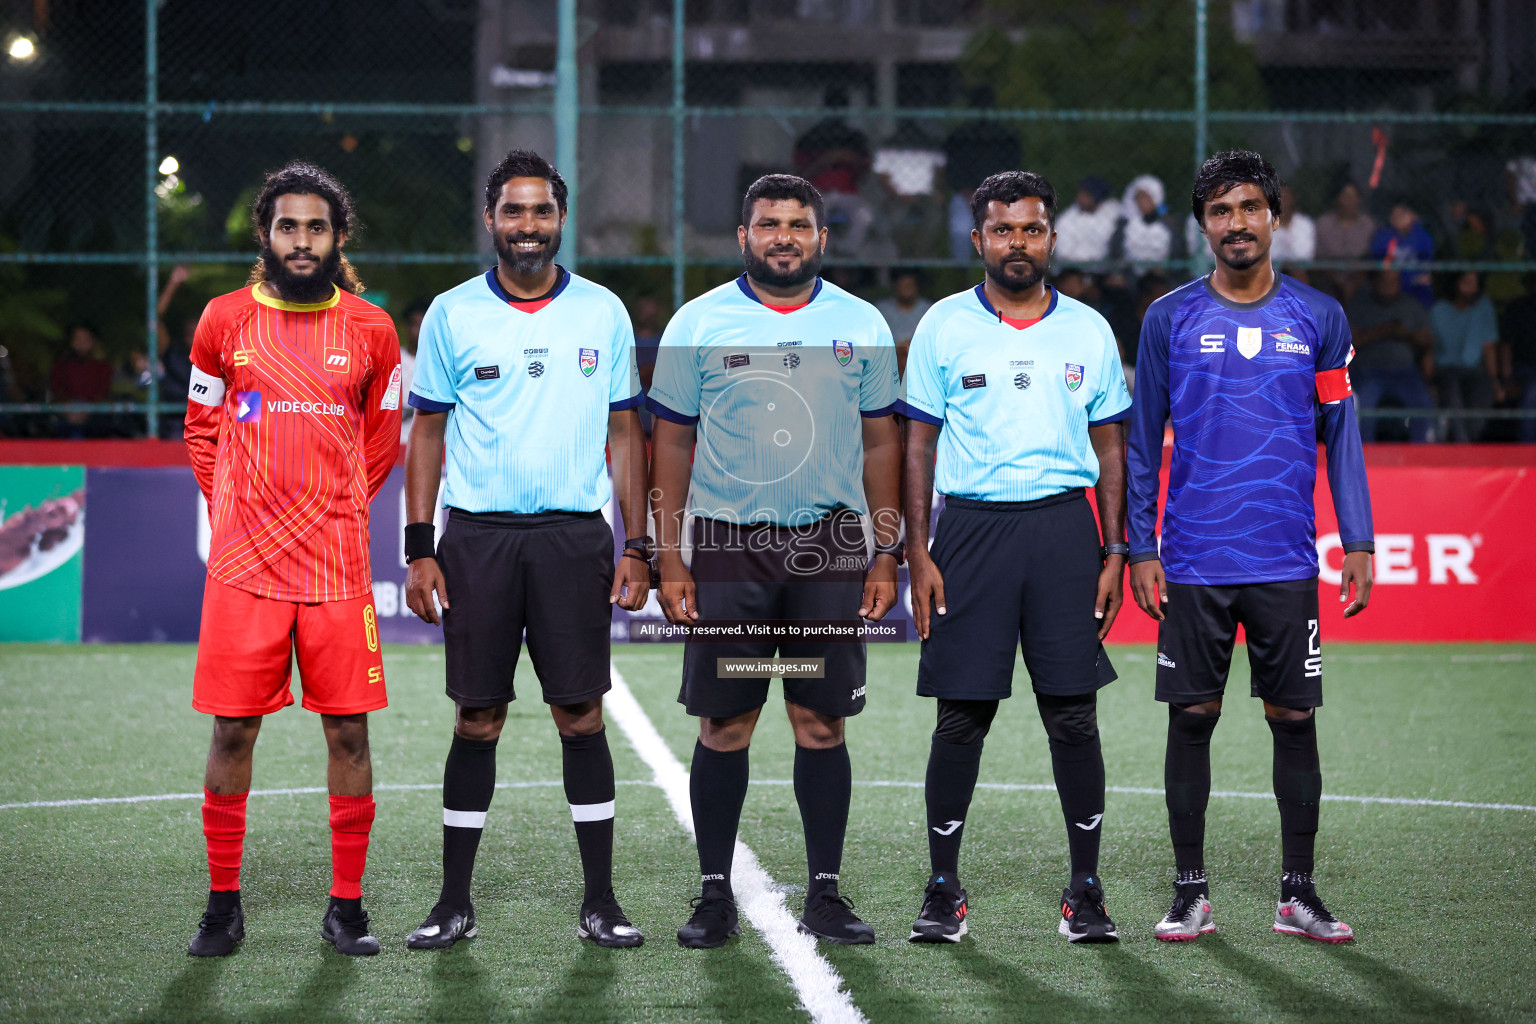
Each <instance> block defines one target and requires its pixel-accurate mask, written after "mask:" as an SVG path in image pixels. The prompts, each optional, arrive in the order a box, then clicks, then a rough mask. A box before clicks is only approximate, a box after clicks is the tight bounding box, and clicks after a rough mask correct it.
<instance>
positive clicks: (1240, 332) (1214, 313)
mask: <svg viewBox="0 0 1536 1024" xmlns="http://www.w3.org/2000/svg"><path fill="white" fill-rule="evenodd" d="M1353 352H1354V350H1353V348H1352V346H1351V343H1350V333H1349V324H1348V322H1347V321H1346V320H1345V319H1344V311H1343V310H1342V309H1341V308H1340V307H1339V304H1338V303H1337V302H1335V301H1334V300H1333V299H1332V298H1329V297H1328V296H1327V295H1324V294H1323V293H1322V292H1319V291H1317V290H1316V289H1314V288H1309V287H1307V286H1306V285H1304V284H1301V283H1299V282H1297V281H1295V280H1294V279H1292V278H1289V277H1283V276H1280V275H1276V282H1275V287H1274V288H1273V289H1272V290H1271V291H1270V293H1269V294H1268V295H1267V296H1265V297H1264V298H1263V299H1260V300H1259V301H1257V302H1250V303H1237V302H1232V301H1229V300H1227V299H1224V298H1222V297H1221V296H1220V295H1218V294H1217V293H1216V291H1215V289H1214V288H1213V287H1212V286H1211V284H1210V280H1209V278H1204V277H1202V278H1197V279H1196V280H1194V281H1191V282H1189V283H1188V284H1186V285H1184V286H1183V287H1181V288H1178V289H1176V290H1175V291H1173V292H1170V293H1169V294H1168V295H1165V296H1163V297H1162V298H1161V299H1158V300H1157V301H1156V302H1155V303H1153V304H1152V307H1151V308H1150V309H1148V310H1147V316H1146V319H1145V320H1144V321H1143V322H1142V327H1141V346H1140V350H1139V354H1138V358H1137V363H1136V395H1135V400H1134V403H1133V406H1132V412H1131V431H1130V438H1129V446H1128V450H1127V468H1128V473H1129V477H1130V479H1129V481H1128V485H1129V486H1128V490H1129V527H1130V542H1131V561H1132V562H1137V561H1142V560H1145V559H1148V558H1153V557H1159V547H1158V541H1157V498H1158V472H1159V470H1160V468H1161V465H1162V451H1163V424H1164V423H1165V422H1167V421H1169V420H1171V421H1172V424H1173V453H1172V463H1171V466H1170V471H1169V484H1168V505H1167V508H1166V509H1164V512H1163V531H1162V546H1161V553H1160V557H1161V558H1162V563H1163V570H1164V572H1165V573H1166V575H1167V577H1168V579H1169V580H1171V581H1172V582H1175V583H1193V584H1206V585H1214V586H1230V585H1236V584H1243V583H1271V582H1277V581H1282V580H1301V579H1308V578H1310V577H1313V576H1316V575H1317V572H1318V566H1317V524H1316V510H1315V508H1314V506H1313V500H1312V493H1313V490H1314V488H1315V486H1316V484H1317V445H1318V440H1319V433H1321V435H1322V437H1321V439H1322V442H1323V443H1324V445H1325V446H1326V448H1327V453H1328V483H1329V486H1330V487H1331V488H1332V491H1333V502H1334V509H1335V511H1336V512H1337V514H1338V519H1339V535H1340V539H1341V540H1342V541H1343V545H1344V550H1345V551H1346V552H1348V551H1371V550H1374V547H1375V545H1374V535H1373V532H1372V526H1371V498H1370V492H1369V491H1368V489H1367V487H1366V479H1365V458H1364V453H1363V452H1362V450H1361V447H1360V430H1359V426H1358V425H1357V423H1356V421H1355V400H1354V397H1353V395H1352V394H1351V393H1350V388H1349V376H1348V374H1349V370H1348V365H1349V360H1350V358H1351V356H1352V355H1353Z"/></svg>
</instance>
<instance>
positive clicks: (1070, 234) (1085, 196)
mask: <svg viewBox="0 0 1536 1024" xmlns="http://www.w3.org/2000/svg"><path fill="white" fill-rule="evenodd" d="M1119 226H1120V204H1119V203H1118V202H1116V201H1115V200H1114V199H1113V198H1112V197H1111V196H1110V194H1109V182H1107V181H1105V180H1104V179H1103V178H1101V177H1099V176H1098V175H1097V174H1090V175H1088V176H1087V177H1085V178H1084V179H1083V180H1082V181H1080V182H1078V183H1077V201H1076V202H1074V203H1073V204H1072V205H1071V206H1069V207H1067V209H1066V210H1065V211H1063V212H1062V214H1061V216H1059V217H1058V218H1056V259H1057V261H1058V262H1060V263H1068V264H1071V263H1097V262H1101V261H1103V260H1107V259H1109V243H1110V242H1111V241H1113V240H1114V237H1115V229H1116V228H1117V227H1119Z"/></svg>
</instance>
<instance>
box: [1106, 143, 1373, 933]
mask: <svg viewBox="0 0 1536 1024" xmlns="http://www.w3.org/2000/svg"><path fill="white" fill-rule="evenodd" d="M1192 201H1193V206H1194V214H1195V219H1196V220H1197V221H1198V222H1199V223H1200V227H1201V230H1202V231H1203V232H1204V234H1205V238H1206V241H1207V242H1208V243H1209V244H1210V247H1211V252H1212V253H1214V254H1215V256H1216V269H1215V270H1214V271H1213V272H1212V273H1211V274H1210V275H1209V276H1207V277H1201V278H1197V279H1196V280H1194V281H1191V282H1190V283H1188V284H1186V285H1184V286H1183V287H1181V288H1178V289H1176V290H1174V291H1172V292H1170V293H1168V294H1167V295H1165V296H1163V297H1162V298H1161V299H1159V300H1157V302H1155V303H1153V304H1152V307H1151V308H1150V309H1149V310H1148V311H1147V316H1146V319H1145V321H1143V323H1142V328H1141V345H1140V349H1139V357H1138V359H1137V363H1136V402H1135V408H1134V411H1133V413H1132V417H1131V436H1130V454H1129V465H1130V482H1129V490H1130V541H1131V559H1130V560H1131V589H1132V593H1133V594H1134V596H1135V599H1136V603H1137V605H1138V606H1140V607H1141V609H1142V610H1143V611H1145V612H1146V613H1147V614H1148V615H1150V616H1151V617H1152V618H1154V619H1156V620H1157V621H1158V623H1159V626H1158V644H1157V699H1158V700H1160V701H1165V702H1167V704H1168V716H1169V717H1168V753H1167V759H1166V761H1165V763H1164V773H1165V779H1166V788H1167V800H1168V822H1169V832H1170V833H1171V835H1172V838H1173V851H1174V862H1175V866H1176V868H1177V870H1178V878H1177V881H1176V882H1175V893H1176V895H1175V897H1174V901H1173V906H1172V908H1171V909H1170V910H1169V911H1168V915H1167V916H1166V917H1165V918H1164V919H1163V920H1162V921H1161V922H1160V923H1159V924H1158V925H1157V927H1156V929H1155V934H1156V936H1157V937H1158V938H1159V939H1163V940H1166V941H1191V940H1194V939H1197V938H1199V937H1200V936H1201V935H1202V934H1204V933H1206V932H1210V931H1214V930H1215V928H1216V925H1215V924H1214V922H1213V921H1212V917H1211V901H1210V889H1209V886H1208V883H1207V881H1206V876H1205V859H1204V843H1205V808H1206V803H1207V801H1208V799H1209V797H1210V792H1211V757H1210V742H1211V732H1212V730H1214V729H1215V728H1216V722H1217V720H1218V718H1219V717H1220V714H1221V698H1222V694H1223V692H1224V691H1225V689H1226V684H1227V669H1228V667H1229V665H1230V664H1231V660H1232V646H1233V643H1234V641H1235V639H1236V633H1237V627H1238V625H1239V624H1241V625H1242V627H1243V629H1244V631H1245V632H1246V634H1247V638H1248V661H1249V666H1250V669H1251V671H1252V687H1251V690H1252V694H1253V696H1255V697H1259V698H1261V699H1262V700H1263V702H1264V717H1265V719H1266V721H1268V723H1269V728H1270V732H1271V733H1272V734H1273V736H1274V786H1275V800H1276V802H1277V803H1278V804H1279V807H1280V835H1281V851H1282V854H1281V870H1282V874H1281V879H1280V901H1279V905H1278V907H1277V908H1276V911H1275V924H1274V928H1275V931H1277V932H1283V933H1286V934H1291V935H1303V936H1306V937H1308V938H1312V939H1318V940H1321V941H1324V942H1347V941H1349V940H1350V938H1351V937H1352V935H1353V933H1352V932H1351V930H1350V927H1349V925H1347V924H1345V923H1344V922H1342V921H1339V920H1337V919H1336V918H1334V916H1333V915H1332V914H1330V913H1329V912H1328V910H1327V908H1326V907H1324V906H1323V903H1322V900H1320V899H1319V898H1318V896H1317V891H1316V889H1315V887H1314V886H1313V883H1312V861H1313V844H1314V839H1315V838H1316V835H1317V817H1318V813H1317V812H1318V801H1319V799H1320V798H1321V794H1322V788H1323V782H1322V773H1321V771H1320V770H1319V767H1318V757H1317V728H1316V718H1315V716H1314V714H1313V712H1314V710H1315V709H1316V708H1318V707H1319V706H1321V705H1322V703H1323V690H1322V682H1323V658H1322V648H1321V646H1320V645H1319V642H1318V599H1317V573H1318V563H1317V545H1316V539H1317V527H1316V522H1315V513H1314V509H1313V504H1312V491H1313V486H1314V484H1315V482H1316V479H1317V444H1318V440H1319V434H1321V439H1322V442H1323V444H1324V445H1326V447H1327V449H1328V485H1329V488H1330V489H1331V490H1332V492H1333V504H1334V508H1335V510H1336V511H1337V513H1338V519H1339V536H1340V538H1341V539H1342V541H1343V545H1344V552H1345V555H1344V573H1343V582H1342V585H1341V586H1340V588H1339V600H1340V601H1341V602H1345V603H1347V607H1346V608H1345V609H1344V617H1345V618H1349V617H1350V616H1353V615H1356V614H1358V613H1360V612H1361V611H1363V610H1364V609H1365V606H1366V602H1367V601H1368V600H1369V598H1370V593H1371V552H1372V551H1374V550H1375V541H1374V535H1373V533H1372V529H1371V499H1370V493H1369V492H1368V490H1367V489H1366V481H1365V463H1364V457H1363V455H1362V453H1361V448H1360V430H1359V427H1358V426H1357V425H1356V422H1355V400H1354V398H1353V396H1352V394H1351V390H1350V383H1349V360H1350V357H1351V355H1352V353H1353V349H1352V348H1351V346H1350V334H1349V324H1348V323H1347V322H1346V321H1345V319H1344V312H1343V310H1341V309H1340V308H1339V304H1338V303H1337V302H1335V301H1334V300H1333V299H1331V298H1329V297H1328V296H1326V295H1324V294H1323V293H1322V292H1319V291H1317V290H1315V289H1312V288H1309V287H1307V286H1306V285H1304V284H1300V283H1298V282H1297V281H1295V280H1293V279H1291V278H1288V277H1282V276H1281V275H1280V274H1278V273H1276V272H1275V269H1274V267H1273V266H1272V265H1271V263H1270V257H1269V251H1270V238H1271V236H1272V232H1273V230H1274V225H1275V222H1276V220H1277V219H1278V218H1279V216H1280V182H1279V181H1278V179H1277V178H1276V177H1275V171H1274V168H1273V167H1271V166H1270V165H1269V163H1268V162H1266V161H1265V160H1264V158H1263V157H1262V156H1260V155H1259V154H1258V153H1254V152H1250V151H1247V150H1231V151H1228V152H1225V153H1218V154H1216V155H1215V156H1213V157H1211V158H1210V159H1209V160H1207V161H1206V162H1205V164H1204V165H1203V166H1201V168H1200V173H1199V176H1198V177H1197V178H1196V179H1195V187H1194V192H1193V196H1192ZM1168 420H1171V421H1172V423H1173V456H1172V463H1171V467H1170V470H1169V483H1168V503H1167V506H1166V508H1165V509H1164V511H1163V532H1162V544H1161V547H1159V544H1158V538H1157V500H1158V475H1159V471H1160V469H1161V466H1162V460H1163V424H1164V423H1165V422H1166V421H1168ZM1351 588H1353V589H1354V600H1353V601H1351V600H1350V590H1351Z"/></svg>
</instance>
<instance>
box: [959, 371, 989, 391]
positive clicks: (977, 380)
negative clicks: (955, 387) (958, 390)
mask: <svg viewBox="0 0 1536 1024" xmlns="http://www.w3.org/2000/svg"><path fill="white" fill-rule="evenodd" d="M960 386H961V387H962V388H964V389H965V390H967V391H970V390H971V389H972V388H984V387H986V386H987V375H986V374H984V373H970V374H966V375H965V376H964V377H961V378H960Z"/></svg>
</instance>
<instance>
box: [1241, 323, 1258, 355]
mask: <svg viewBox="0 0 1536 1024" xmlns="http://www.w3.org/2000/svg"><path fill="white" fill-rule="evenodd" d="M1263 347H1264V332H1263V331H1261V330H1260V329H1259V328H1257V327H1239V328H1238V329H1237V350H1238V352H1240V353H1242V356H1243V358H1244V359H1252V358H1253V357H1254V356H1256V355H1258V354H1259V350H1260V349H1262V348H1263Z"/></svg>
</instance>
